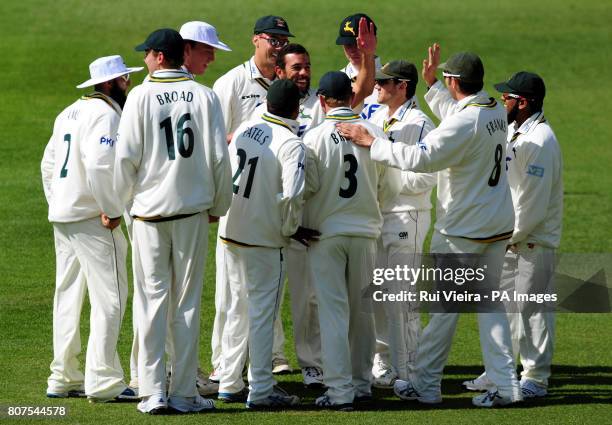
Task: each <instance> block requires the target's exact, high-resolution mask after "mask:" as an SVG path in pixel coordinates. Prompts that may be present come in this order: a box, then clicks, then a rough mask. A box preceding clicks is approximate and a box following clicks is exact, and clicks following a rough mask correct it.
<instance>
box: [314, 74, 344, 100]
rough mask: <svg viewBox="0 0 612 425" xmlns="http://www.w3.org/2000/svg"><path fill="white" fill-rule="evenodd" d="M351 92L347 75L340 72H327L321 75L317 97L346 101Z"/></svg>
mask: <svg viewBox="0 0 612 425" xmlns="http://www.w3.org/2000/svg"><path fill="white" fill-rule="evenodd" d="M352 92H353V87H352V85H351V80H350V78H349V77H348V75H346V74H345V73H344V72H341V71H329V72H326V73H325V74H323V76H322V77H321V79H320V80H319V89H318V90H317V96H319V95H321V96H325V97H332V98H334V99H346V98H348V97H350V95H351V93H352Z"/></svg>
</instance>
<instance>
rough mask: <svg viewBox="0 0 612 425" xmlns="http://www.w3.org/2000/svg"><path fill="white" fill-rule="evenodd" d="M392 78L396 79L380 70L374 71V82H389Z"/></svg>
mask: <svg viewBox="0 0 612 425" xmlns="http://www.w3.org/2000/svg"><path fill="white" fill-rule="evenodd" d="M393 78H397V77H394V76H393V75H389V74H385V73H384V72H382V71H381V70H378V71H376V75H375V76H374V79H375V80H391V79H393Z"/></svg>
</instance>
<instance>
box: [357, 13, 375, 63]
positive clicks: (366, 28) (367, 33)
mask: <svg viewBox="0 0 612 425" xmlns="http://www.w3.org/2000/svg"><path fill="white" fill-rule="evenodd" d="M358 33H359V35H358V36H357V48H358V49H359V50H360V51H361V52H363V53H365V54H371V55H373V54H374V53H376V43H377V41H376V34H375V32H374V23H373V22H370V25H368V21H367V19H366V18H363V17H362V18H361V19H360V20H359V31H358Z"/></svg>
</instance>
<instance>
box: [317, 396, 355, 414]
mask: <svg viewBox="0 0 612 425" xmlns="http://www.w3.org/2000/svg"><path fill="white" fill-rule="evenodd" d="M315 405H316V406H317V407H321V408H323V409H332V410H338V411H340V412H352V411H353V410H355V407H354V405H353V403H333V402H332V401H331V399H330V398H329V396H328V395H327V394H323V395H322V396H321V397H318V398H317V399H316V400H315Z"/></svg>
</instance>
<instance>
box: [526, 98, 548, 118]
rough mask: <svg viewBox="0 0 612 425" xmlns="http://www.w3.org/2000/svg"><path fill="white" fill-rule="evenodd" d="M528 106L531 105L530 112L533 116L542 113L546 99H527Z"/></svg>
mask: <svg viewBox="0 0 612 425" xmlns="http://www.w3.org/2000/svg"><path fill="white" fill-rule="evenodd" d="M527 104H528V105H529V111H530V112H531V113H532V114H535V113H536V112H540V111H541V110H542V106H543V105H544V98H537V97H536V98H531V99H529V98H527Z"/></svg>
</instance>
